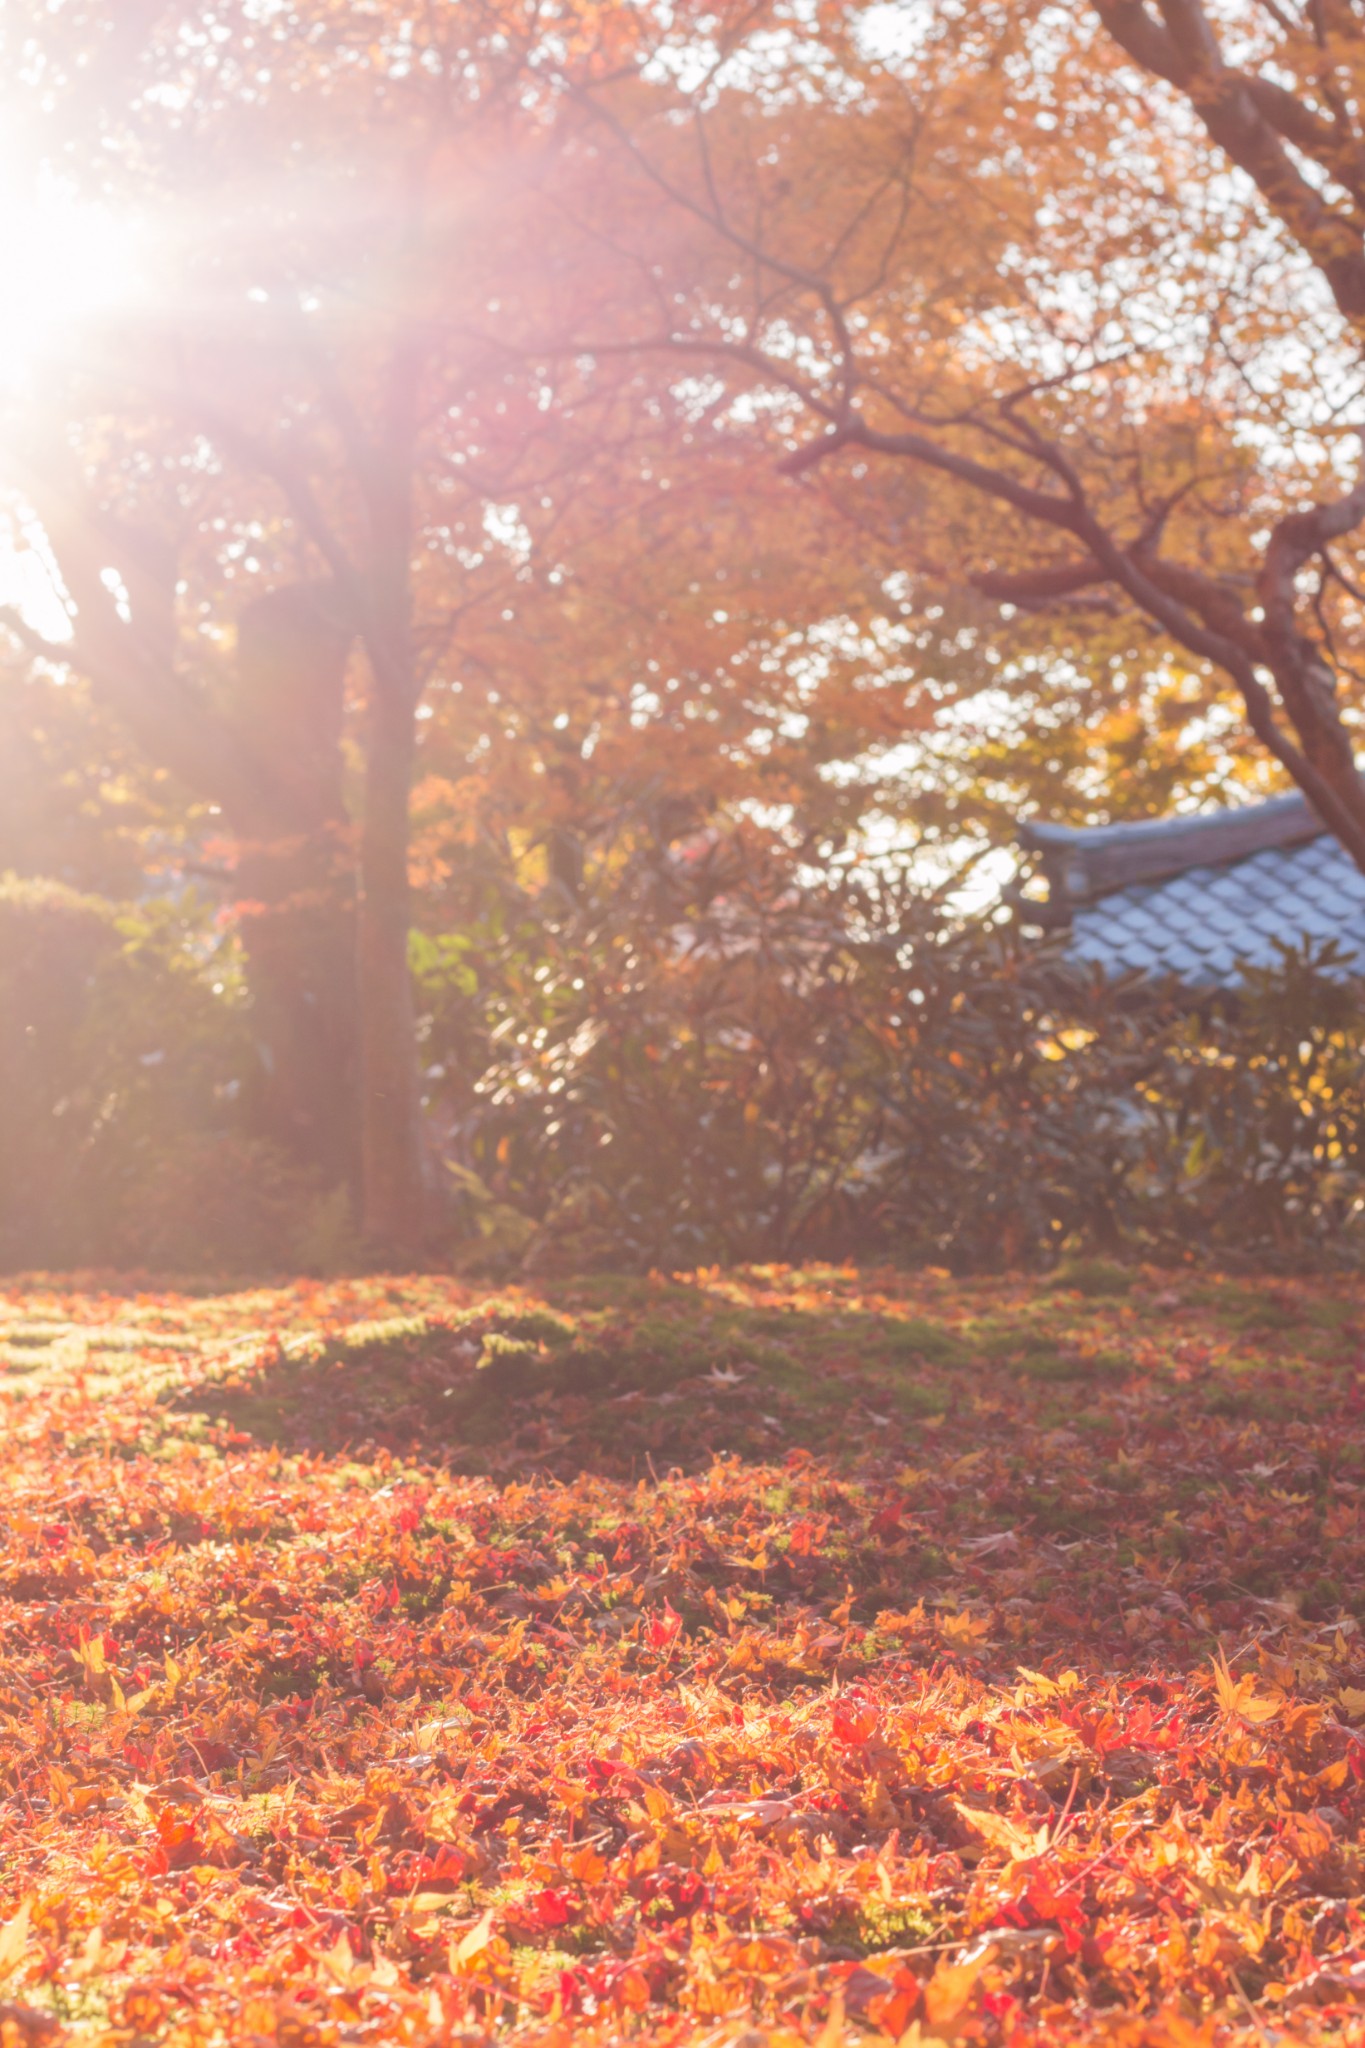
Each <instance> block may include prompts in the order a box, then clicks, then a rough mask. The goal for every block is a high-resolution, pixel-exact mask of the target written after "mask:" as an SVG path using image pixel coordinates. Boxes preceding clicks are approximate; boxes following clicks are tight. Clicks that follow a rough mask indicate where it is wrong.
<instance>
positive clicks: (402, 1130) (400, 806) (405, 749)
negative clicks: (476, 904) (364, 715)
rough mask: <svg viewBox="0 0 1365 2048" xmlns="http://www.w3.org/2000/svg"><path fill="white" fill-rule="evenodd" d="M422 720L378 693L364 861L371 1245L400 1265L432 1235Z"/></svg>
mask: <svg viewBox="0 0 1365 2048" xmlns="http://www.w3.org/2000/svg"><path fill="white" fill-rule="evenodd" d="M415 746H416V742H415V735H414V732H413V723H412V712H411V710H410V708H409V707H408V705H407V704H406V703H403V702H395V701H394V700H393V699H392V698H391V697H389V696H388V695H387V694H386V693H383V692H381V691H379V690H376V691H375V693H374V696H373V700H372V703H371V707H370V728H369V747H368V759H367V763H366V778H365V825H364V832H363V837H362V841H361V854H360V940H359V947H358V957H359V967H360V1032H361V1047H362V1055H361V1073H362V1081H361V1095H362V1101H361V1128H362V1152H363V1159H364V1186H365V1218H364V1228H365V1236H366V1238H367V1239H368V1240H369V1242H370V1243H371V1244H372V1245H373V1246H374V1248H375V1249H376V1250H377V1251H381V1252H384V1253H387V1254H388V1255H389V1256H391V1257H400V1258H401V1257H404V1256H412V1255H415V1254H417V1253H419V1252H420V1250H421V1248H422V1246H423V1244H424V1243H425V1241H426V1238H427V1235H428V1232H429V1229H430V1222H431V1217H430V1187H429V1176H428V1172H427V1162H426V1157H425V1147H424V1144H423V1136H422V1106H421V1096H420V1089H419V1082H418V1072H417V1038H416V1029H415V1025H416V1020H415V1017H414V1014H413V1002H412V978H411V975H410V974H409V971H408V922H409V906H408V800H409V796H410V792H411V785H412V764H413V756H414V752H415Z"/></svg>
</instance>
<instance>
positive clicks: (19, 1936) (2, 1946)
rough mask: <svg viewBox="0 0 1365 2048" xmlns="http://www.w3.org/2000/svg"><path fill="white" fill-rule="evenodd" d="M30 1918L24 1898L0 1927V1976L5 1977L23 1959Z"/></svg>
mask: <svg viewBox="0 0 1365 2048" xmlns="http://www.w3.org/2000/svg"><path fill="white" fill-rule="evenodd" d="M32 1918H33V1915H32V1911H31V1909H30V1906H29V1902H28V1900H27V1899H25V1900H24V1903H23V1905H22V1906H20V1908H19V1910H18V1912H17V1913H15V1914H14V1915H13V1917H12V1918H11V1919H9V1920H6V1922H5V1923H4V1925H3V1927H0V1977H7V1976H8V1975H9V1973H10V1971H11V1970H12V1969H13V1968H14V1967H15V1965H16V1964H17V1963H18V1962H20V1961H21V1960H22V1959H23V1954H24V1950H25V1949H26V1948H27V1947H28V1936H29V1927H30V1924H31V1922H32Z"/></svg>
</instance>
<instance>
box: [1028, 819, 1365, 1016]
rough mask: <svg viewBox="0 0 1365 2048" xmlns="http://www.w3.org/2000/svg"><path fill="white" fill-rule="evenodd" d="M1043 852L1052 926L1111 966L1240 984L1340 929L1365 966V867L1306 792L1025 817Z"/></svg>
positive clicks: (1111, 969) (1083, 955)
mask: <svg viewBox="0 0 1365 2048" xmlns="http://www.w3.org/2000/svg"><path fill="white" fill-rule="evenodd" d="M1019 838H1020V842H1021V844H1022V845H1023V846H1024V847H1026V848H1027V849H1028V850H1029V851H1031V852H1034V853H1037V854H1039V855H1040V856H1041V865H1042V870H1043V873H1044V875H1045V877H1046V879H1047V883H1048V901H1047V905H1046V909H1045V917H1046V922H1047V923H1048V924H1049V925H1052V926H1056V925H1069V927H1070V931H1071V942H1070V945H1069V947H1068V951H1069V952H1070V953H1071V954H1072V956H1073V957H1074V958H1076V959H1078V960H1087V961H1094V962H1095V963H1096V964H1097V965H1099V966H1101V967H1103V968H1104V970H1105V972H1106V973H1108V974H1112V975H1120V974H1130V973H1134V972H1136V973H1140V974H1146V975H1150V976H1151V977H1153V978H1154V979H1155V978H1159V977H1162V976H1166V975H1173V976H1175V977H1176V978H1177V979H1178V980H1179V981H1182V982H1184V983H1185V984H1186V985H1187V986H1188V987H1191V988H1234V987H1236V985H1237V983H1238V982H1239V981H1240V980H1241V978H1242V969H1243V967H1245V966H1251V967H1274V966H1277V965H1278V964H1279V962H1280V960H1281V958H1282V950H1281V949H1282V948H1284V947H1297V946H1299V945H1300V944H1301V943H1302V941H1303V940H1304V938H1305V937H1307V938H1309V939H1312V940H1326V939H1335V940H1336V941H1337V943H1338V946H1339V947H1340V950H1341V952H1342V954H1343V955H1344V956H1347V958H1346V960H1345V962H1344V965H1345V967H1346V968H1347V970H1348V971H1356V972H1360V973H1365V874H1362V873H1361V872H1360V870H1359V869H1358V868H1357V867H1356V865H1355V863H1354V862H1353V861H1352V859H1351V857H1350V855H1349V854H1348V853H1346V852H1345V850H1344V849H1343V848H1342V847H1341V846H1340V845H1339V844H1338V842H1337V841H1336V840H1335V839H1334V838H1333V837H1332V836H1331V834H1330V833H1329V832H1328V831H1327V830H1326V828H1325V827H1324V826H1323V824H1322V821H1321V820H1320V818H1319V817H1318V815H1317V813H1316V812H1315V811H1314V810H1313V809H1312V808H1311V806H1310V805H1309V803H1308V801H1307V799H1306V798H1305V797H1302V796H1299V795H1297V794H1296V795H1291V796H1280V797H1272V798H1271V799H1270V800H1269V801H1268V802H1265V803H1258V804H1247V805H1246V806H1244V807H1242V808H1240V809H1237V810H1230V811H1218V812H1212V813H1208V814H1205V815H1202V816H1197V817H1175V818H1159V819H1155V820H1153V821H1151V822H1150V823H1143V824H1137V825H1099V826H1092V827H1078V826H1072V825H1038V824H1028V825H1024V826H1021V828H1020V832H1019Z"/></svg>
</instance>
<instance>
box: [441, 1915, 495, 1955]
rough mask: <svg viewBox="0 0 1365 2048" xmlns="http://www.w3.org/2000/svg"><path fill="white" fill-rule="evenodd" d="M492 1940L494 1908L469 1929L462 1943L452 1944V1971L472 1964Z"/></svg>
mask: <svg viewBox="0 0 1365 2048" xmlns="http://www.w3.org/2000/svg"><path fill="white" fill-rule="evenodd" d="M492 1939H493V1908H492V1907H491V1906H490V1907H489V1908H488V1911H487V1912H486V1913H485V1914H484V1915H483V1917H482V1918H481V1919H479V1920H476V1921H475V1922H474V1925H473V1926H472V1927H471V1928H470V1929H469V1932H468V1933H467V1934H466V1935H465V1936H464V1938H463V1940H462V1941H460V1942H458V1943H452V1945H451V1951H450V1967H451V1969H452V1970H456V1969H461V1968H463V1966H464V1965H465V1964H466V1963H468V1962H471V1961H472V1960H473V1958H474V1957H475V1956H477V1955H479V1954H481V1953H482V1951H483V1950H484V1949H486V1948H487V1946H488V1944H489V1942H490V1941H491V1940H492Z"/></svg>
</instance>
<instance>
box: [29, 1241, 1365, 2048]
mask: <svg viewBox="0 0 1365 2048" xmlns="http://www.w3.org/2000/svg"><path fill="white" fill-rule="evenodd" d="M3 1313H4V1323H3V1338H4V1353H3V1360H4V1370H5V1382H4V1391H5V1394H6V1396H7V1400H6V1410H7V1423H8V1426H7V1429H6V1433H5V1436H4V1449H3V1458H4V1471H5V1483H4V1506H3V1514H4V1520H5V1528H6V1539H5V1549H4V1553H3V1586H2V1593H0V1600H2V1604H0V1619H2V1620H3V1625H4V1630H5V1656H4V1664H3V1672H2V1673H0V1714H2V1715H3V1720H2V1721H0V1731H2V1732H0V1766H2V1768H3V1773H4V1804H3V1809H2V1811H3V1829H4V1834H3V1853H4V1880H3V1885H4V1890H3V1912H2V1914H0V1919H2V1921H3V1926H2V1929H0V1973H3V1985H2V1987H0V1998H3V2000H4V2003H2V2004H0V2027H2V2028H3V2030H4V2031H3V2039H4V2040H5V2042H6V2043H7V2044H11V2043H12V2044H19V2043H23V2044H26V2048H27V2044H30V2043H38V2042H46V2041H58V2040H65V2039H71V2040H73V2041H91V2042H98V2043H107V2044H110V2048H112V2044H114V2043H118V2044H121V2048H131V2044H133V2043H140V2042H152V2041H156V2042H161V2043H166V2044H167V2048H171V2044H176V2048H181V2044H183V2048H188V2044H191V2043H195V2044H198V2043H209V2042H216V2041H220V2040H224V2039H231V2040H234V2041H244V2040H250V2041H277V2042H280V2043H290V2044H294V2048H305V2044H318V2048H322V2044H327V2043H332V2042H337V2043H340V2042H351V2041H360V2040H365V2041H376V2042H379V2041H384V2042H388V2041H393V2042H410V2043H433V2044H435V2043H437V2042H447V2041H461V2042H468V2043H473V2042H476V2041H484V2040H488V2039H492V2038H497V2039H499V2040H508V2041H525V2042H528V2043H530V2042H536V2043H550V2042H556V2043H567V2042H568V2041H570V2040H582V2039H602V2040H608V2039H618V2038H622V2037H625V2038H630V2039H637V2038H638V2039H641V2040H650V2041H667V2042H676V2043H679V2044H681V2043H691V2042H703V2041H705V2042H708V2043H715V2044H719V2043H721V2042H725V2043H734V2042H739V2041H741V2040H743V2041H744V2042H746V2043H751V2044H753V2048H757V2044H758V2043H760V2042H770V2043H772V2044H774V2048H776V2044H782V2043H788V2042H797V2041H819V2042H821V2043H823V2044H828V2048H833V2044H836V2043H840V2042H854V2041H859V2040H869V2041H877V2040H893V2041H894V2040H909V2041H911V2042H914V2041H960V2042H964V2043H972V2042H978V2043H983V2044H984V2043H997V2042H1000V2043H1003V2042H1020V2043H1023V2042H1042V2041H1045V2040H1046V2041H1055V2040H1059V2039H1066V2040H1075V2041H1105V2042H1116V2043H1117V2042H1124V2043H1133V2044H1137V2043H1151V2044H1153V2048H1155V2044H1170V2048H1176V2044H1191V2048H1193V2044H1196V2043H1201V2044H1203V2043H1209V2044H1211V2043H1215V2042H1220V2043H1221V2042H1225V2041H1227V2042H1232V2041H1247V2042H1251V2041H1254V2040H1264V2039H1266V2038H1281V2039H1284V2038H1292V2039H1295V2040H1318V2039H1322V2040H1328V2039H1344V2038H1347V2037H1348V2036H1350V2034H1351V2030H1352V2028H1353V2026H1354V2024H1355V2021H1354V2018H1353V2015H1354V2014H1355V2013H1356V2012H1357V2010H1358V2001H1359V2000H1361V1999H1362V1998H1365V1922H1362V1918H1361V1914H1360V1911H1359V1905H1358V1894H1359V1892H1360V1888H1361V1876H1360V1851H1359V1847H1358V1835H1359V1830H1360V1823H1361V1818H1362V1810H1363V1808H1362V1802H1363V1801H1365V1791H1363V1790H1362V1779H1365V1738H1362V1735H1361V1732H1360V1729H1359V1725H1358V1724H1359V1723H1360V1722H1361V1720H1362V1717H1365V1650H1362V1648H1361V1643H1360V1635H1359V1618H1358V1617H1359V1615H1360V1613H1361V1611H1362V1606H1363V1605H1365V1536H1363V1535H1362V1530H1363V1529H1365V1522H1362V1513H1361V1479H1362V1466H1361V1454H1360V1450H1359V1446H1358V1444H1357V1443H1356V1442H1355V1440H1354V1437H1355V1425H1354V1421H1353V1420H1352V1418H1355V1417H1357V1415H1358V1413H1359V1411H1360V1408H1361V1400H1362V1396H1361V1392H1360V1373H1361V1357H1362V1354H1361V1343H1362V1334H1363V1332H1362V1326H1361V1325H1360V1323H1359V1321H1358V1320H1357V1316H1358V1311H1357V1307H1356V1304H1355V1302H1354V1299H1353V1298H1347V1297H1346V1296H1344V1295H1338V1294H1335V1293H1333V1292H1332V1291H1331V1290H1330V1289H1329V1288H1325V1287H1323V1286H1320V1285H1319V1286H1308V1285H1306V1284H1296V1283H1287V1282H1286V1283H1279V1284H1276V1285H1274V1286H1267V1285H1263V1284H1240V1283H1239V1284H1233V1283H1228V1282H1221V1281H1217V1280H1214V1279H1205V1280H1202V1281H1198V1282H1196V1281H1195V1280H1193V1279H1191V1278H1188V1277H1185V1278H1177V1279H1174V1280H1173V1279H1171V1278H1169V1277H1163V1276H1162V1275H1160V1274H1158V1273H1156V1272H1154V1271H1153V1272H1149V1273H1145V1274H1141V1275H1137V1276H1128V1275H1125V1274H1123V1273H1122V1272H1120V1271H1118V1270H1117V1269H1115V1268H1112V1267H1107V1266H1104V1265H1102V1264H1095V1263H1090V1264H1086V1265H1081V1266H1077V1267H1075V1268H1073V1269H1070V1270H1069V1271H1067V1272H1064V1273H1063V1274H1062V1275H1060V1276H1059V1278H1058V1279H1057V1280H1056V1281H1055V1282H1054V1283H1051V1284H1050V1285H1048V1286H1047V1287H1041V1286H1027V1287H1025V1286H1022V1285H1019V1284H1014V1283H1003V1282H978V1283H972V1284H968V1285H963V1284H961V1283H957V1282H951V1281H949V1280H948V1278H947V1277H946V1276H936V1275H933V1274H930V1275H927V1276H925V1277H924V1278H922V1279H921V1280H919V1281H917V1282H916V1283H914V1284H913V1285H911V1284H908V1283H905V1282H904V1281H901V1280H897V1279H895V1278H894V1277H893V1276H891V1275H889V1274H884V1275H881V1276H877V1275H867V1276H863V1277H862V1278H859V1277H857V1276H856V1275H854V1274H853V1273H852V1272H844V1271H838V1270H833V1269H823V1270H814V1269H812V1270H807V1271H800V1270H789V1269H785V1268H771V1269H767V1270H763V1271H759V1270H753V1271H750V1272H749V1273H748V1274H746V1275H739V1276H736V1277H733V1278H726V1277H723V1276H722V1275H720V1274H717V1273H713V1272H703V1273H699V1274H696V1275H694V1276H692V1277H690V1278H684V1279H679V1280H674V1281H670V1280H665V1279H662V1278H656V1279H654V1280H651V1281H648V1282H645V1281H641V1282H623V1283H615V1284H613V1283H609V1282H605V1281H604V1282H600V1283H595V1284H594V1285H588V1284H585V1283H576V1284H573V1283H566V1284H565V1285H564V1286H563V1287H562V1288H560V1289H558V1290H551V1294H550V1297H549V1298H539V1297H534V1296H531V1295H529V1294H525V1293H518V1294H516V1295H514V1296H503V1297H499V1298H487V1297H484V1298H480V1297H477V1296H474V1295H471V1294H470V1293H469V1292H468V1291H466V1290H462V1289H460V1288H459V1287H457V1286H455V1285H454V1284H452V1283H449V1282H446V1281H442V1280H436V1279H430V1280H412V1281H395V1282H381V1281H371V1282H354V1283H346V1284H337V1285H333V1286H329V1287H325V1288H322V1287H303V1286H298V1287H293V1288H286V1289H280V1290H275V1291H271V1292H257V1293H253V1294H241V1295H236V1296H226V1297H223V1296H219V1297H208V1298H201V1299H195V1298H192V1297H187V1296H183V1295H180V1296H177V1295H131V1294H127V1293H110V1292H100V1291H97V1290H87V1291H83V1292H74V1291H69V1290H66V1289H63V1288H59V1287H57V1286H51V1287H44V1286H34V1287H30V1288H26V1289H13V1288H12V1289H11V1290H10V1292H9V1293H8V1294H7V1295H6V1296H5V1297H4V1300H3ZM1343 1422H1347V1423H1349V1424H1350V1426H1349V1427H1348V1428H1343Z"/></svg>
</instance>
